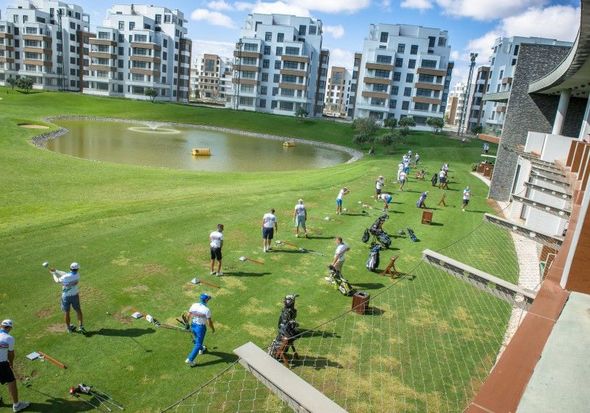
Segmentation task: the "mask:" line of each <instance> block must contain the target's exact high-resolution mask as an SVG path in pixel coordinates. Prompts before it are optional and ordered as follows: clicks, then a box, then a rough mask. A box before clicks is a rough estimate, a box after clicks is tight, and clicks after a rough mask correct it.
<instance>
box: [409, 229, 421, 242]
mask: <svg viewBox="0 0 590 413" xmlns="http://www.w3.org/2000/svg"><path fill="white" fill-rule="evenodd" d="M407 230H408V236H409V237H410V240H411V241H412V242H418V237H417V236H416V234H415V233H414V230H413V229H412V228H407Z"/></svg>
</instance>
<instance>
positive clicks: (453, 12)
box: [0, 0, 580, 84]
mask: <svg viewBox="0 0 590 413" xmlns="http://www.w3.org/2000/svg"><path fill="white" fill-rule="evenodd" d="M74 3H76V4H78V5H80V6H82V7H83V8H84V10H85V12H86V13H88V14H90V22H91V28H94V27H95V26H96V25H99V24H101V23H102V20H103V19H104V17H105V14H106V10H107V9H108V8H109V7H110V6H111V5H112V4H114V3H113V2H110V1H92V0H78V1H74ZM140 3H141V1H138V2H136V4H140ZM146 3H148V4H155V5H160V6H165V7H168V8H173V9H174V8H176V9H179V10H181V11H182V12H183V13H184V15H185V18H186V19H187V20H188V37H190V38H192V39H193V53H194V55H195V56H196V55H198V54H201V53H215V54H218V55H221V56H227V57H230V56H231V55H232V51H233V49H234V45H235V43H236V42H237V40H238V38H239V37H240V28H241V27H242V25H243V24H244V21H245V18H246V16H247V15H248V14H249V13H281V14H294V15H298V16H310V17H314V18H318V19H320V20H321V21H322V23H323V27H324V38H323V48H324V49H329V50H330V66H344V67H348V68H349V69H350V68H352V63H353V54H354V53H355V52H360V51H362V48H363V41H364V38H365V37H366V36H367V34H368V32H369V25H370V24H378V23H388V24H414V25H420V26H426V27H436V28H439V29H442V30H447V31H448V33H449V38H450V41H449V44H450V45H451V60H452V61H454V62H455V70H454V72H453V81H452V83H453V84H454V83H456V82H458V81H465V80H466V78H467V73H468V62H469V54H470V52H476V53H478V58H477V64H478V65H480V64H486V63H488V62H489V57H490V54H491V47H492V45H493V42H494V40H495V39H496V38H497V37H500V36H536V37H547V38H553V39H558V40H566V41H574V40H575V37H576V34H577V31H578V28H579V23H580V18H579V15H580V1H579V0H279V1H260V0H239V1H233V0H213V1H211V0H161V1H159V2H158V1H156V0H149V1H146ZM10 4H13V1H12V0H0V10H1V11H2V13H3V14H4V13H5V10H6V7H7V6H8V5H10ZM122 4H128V3H125V2H122Z"/></svg>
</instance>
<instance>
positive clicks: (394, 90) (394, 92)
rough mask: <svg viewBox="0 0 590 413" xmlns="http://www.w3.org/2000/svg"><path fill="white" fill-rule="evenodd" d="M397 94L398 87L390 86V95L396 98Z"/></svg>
mask: <svg viewBox="0 0 590 413" xmlns="http://www.w3.org/2000/svg"><path fill="white" fill-rule="evenodd" d="M398 93H399V87H398V86H392V87H391V94H392V95H393V96H397V95H398Z"/></svg>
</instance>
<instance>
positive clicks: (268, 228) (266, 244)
mask: <svg viewBox="0 0 590 413" xmlns="http://www.w3.org/2000/svg"><path fill="white" fill-rule="evenodd" d="M275 231H276V232H279V227H278V226H277V217H276V216H275V210H274V208H271V210H270V212H267V213H266V214H264V216H263V217H262V249H263V251H264V252H268V251H270V244H271V241H272V239H273V237H274V233H275Z"/></svg>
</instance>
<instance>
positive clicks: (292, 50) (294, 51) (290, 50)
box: [285, 47, 299, 56]
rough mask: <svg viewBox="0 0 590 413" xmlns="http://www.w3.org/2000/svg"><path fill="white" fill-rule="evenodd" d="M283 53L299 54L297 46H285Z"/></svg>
mask: <svg viewBox="0 0 590 413" xmlns="http://www.w3.org/2000/svg"><path fill="white" fill-rule="evenodd" d="M285 54H288V55H291V56H299V48H298V47H287V48H285Z"/></svg>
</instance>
